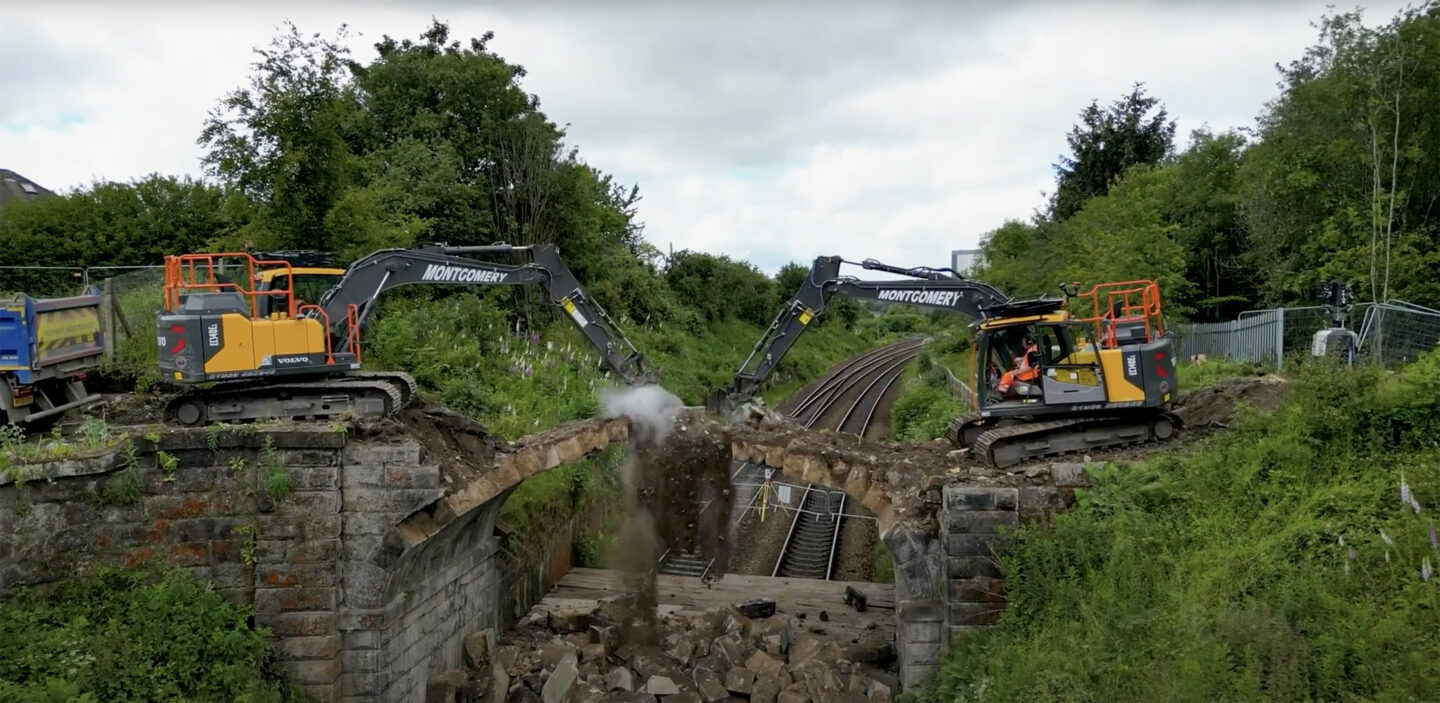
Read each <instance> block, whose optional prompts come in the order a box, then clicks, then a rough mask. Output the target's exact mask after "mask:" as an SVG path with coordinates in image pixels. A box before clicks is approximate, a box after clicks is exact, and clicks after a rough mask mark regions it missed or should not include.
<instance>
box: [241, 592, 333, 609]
mask: <svg viewBox="0 0 1440 703" xmlns="http://www.w3.org/2000/svg"><path fill="white" fill-rule="evenodd" d="M339 606H340V589H338V588H261V589H257V590H256V591H255V612H257V613H291V612H304V611H310V610H333V609H335V608H338V607H339Z"/></svg>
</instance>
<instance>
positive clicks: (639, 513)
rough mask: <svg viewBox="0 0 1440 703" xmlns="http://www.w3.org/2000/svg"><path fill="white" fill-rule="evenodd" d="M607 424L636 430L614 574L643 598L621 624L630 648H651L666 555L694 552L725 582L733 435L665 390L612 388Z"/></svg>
mask: <svg viewBox="0 0 1440 703" xmlns="http://www.w3.org/2000/svg"><path fill="white" fill-rule="evenodd" d="M600 402H601V407H602V411H603V414H604V415H605V416H606V417H617V418H618V417H623V418H625V419H627V420H628V421H629V423H630V430H631V432H630V435H631V442H630V450H629V453H628V455H627V456H626V458H625V464H624V466H623V467H622V470H621V476H622V478H623V480H624V487H625V500H626V515H627V519H626V525H625V527H624V530H623V531H622V540H623V541H622V542H621V544H622V548H621V550H620V553H619V554H617V555H616V563H615V564H614V566H615V568H616V569H617V570H619V571H621V572H622V573H623V574H624V575H625V578H626V585H627V587H628V588H627V590H629V591H631V592H632V593H635V594H636V595H637V599H636V608H637V612H635V613H634V618H633V621H632V622H627V623H621V631H622V636H624V637H625V639H626V640H628V641H634V642H638V643H648V642H646V640H648V639H649V638H650V636H651V635H652V634H653V632H654V622H655V615H656V612H655V605H656V584H655V579H656V576H657V574H658V568H659V562H660V559H661V557H662V556H663V555H664V554H665V553H666V552H670V551H673V552H676V553H682V552H684V553H690V552H695V553H699V554H702V555H704V556H706V557H708V558H711V559H714V563H713V565H712V567H711V570H710V573H709V574H708V575H707V578H710V579H714V578H719V577H720V575H722V574H724V572H725V569H726V568H728V566H729V561H730V532H729V527H730V509H731V505H732V503H733V488H732V487H731V485H730V464H731V458H730V436H729V432H728V431H726V430H724V429H722V428H718V427H716V426H715V425H714V424H713V423H707V422H699V421H696V420H698V418H696V420H692V419H690V418H689V416H688V413H686V412H683V411H684V410H685V404H684V402H683V401H681V400H680V398H679V397H677V396H675V395H674V394H673V393H671V392H669V391H667V390H665V389H664V388H661V387H660V386H640V387H636V388H616V389H606V390H604V391H602V392H601V396H600Z"/></svg>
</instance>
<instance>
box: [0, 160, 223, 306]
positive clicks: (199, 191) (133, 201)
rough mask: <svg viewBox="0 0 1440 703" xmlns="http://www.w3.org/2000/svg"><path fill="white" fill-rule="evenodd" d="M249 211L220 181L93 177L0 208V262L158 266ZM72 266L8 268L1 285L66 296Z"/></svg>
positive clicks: (73, 285) (202, 244) (72, 281)
mask: <svg viewBox="0 0 1440 703" xmlns="http://www.w3.org/2000/svg"><path fill="white" fill-rule="evenodd" d="M247 216H248V212H247V210H246V208H244V207H243V206H242V207H238V208H237V207H234V206H233V204H231V203H230V202H229V198H228V197H227V195H226V194H225V193H224V192H223V191H222V190H221V189H219V188H217V187H215V186H213V185H209V184H206V183H203V182H199V181H195V180H192V179H190V178H174V177H170V176H161V175H158V174H152V175H150V176H146V177H145V178H141V179H137V180H135V181H132V182H129V183H113V182H102V181H96V182H94V183H92V184H90V185H89V186H86V187H84V188H81V189H79V190H77V191H75V192H73V193H69V194H66V195H63V196H58V197H54V198H40V199H38V200H32V201H22V202H15V203H11V204H10V205H7V206H6V207H5V208H3V209H0V242H5V244H6V246H5V247H3V248H0V265H3V266H76V267H85V266H158V265H160V264H162V263H164V257H165V256H166V255H167V254H180V253H186V252H191V251H202V250H204V249H205V248H206V246H207V245H208V244H209V242H210V241H211V240H213V239H214V238H215V237H216V236H217V235H218V234H221V233H223V232H226V231H229V230H231V229H234V228H235V227H237V226H238V224H237V223H243V221H244V219H245V218H246V217H247ZM79 283H80V281H79V280H78V279H76V278H75V277H74V276H73V275H71V274H70V273H68V272H66V273H60V274H55V273H47V272H42V271H6V272H5V273H4V278H3V287H4V288H6V289H9V290H14V291H24V292H27V293H30V294H32V295H70V294H74V293H75V292H76V289H77V286H78V284H79Z"/></svg>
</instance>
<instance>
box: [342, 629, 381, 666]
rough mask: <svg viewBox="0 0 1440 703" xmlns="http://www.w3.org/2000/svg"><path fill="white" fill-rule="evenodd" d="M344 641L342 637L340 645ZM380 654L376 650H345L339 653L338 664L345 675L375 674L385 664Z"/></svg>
mask: <svg viewBox="0 0 1440 703" xmlns="http://www.w3.org/2000/svg"><path fill="white" fill-rule="evenodd" d="M347 634H348V633H347ZM345 641H346V638H344V637H342V638H341V642H342V644H343V643H344V642H345ZM381 654H382V652H381V651H380V650H378V649H359V650H352V649H345V650H344V651H343V652H341V653H340V664H341V665H342V666H343V667H344V670H345V673H347V674H350V673H365V672H376V671H380V670H381V669H382V668H383V665H384V663H385V662H384V660H383V659H382V658H381Z"/></svg>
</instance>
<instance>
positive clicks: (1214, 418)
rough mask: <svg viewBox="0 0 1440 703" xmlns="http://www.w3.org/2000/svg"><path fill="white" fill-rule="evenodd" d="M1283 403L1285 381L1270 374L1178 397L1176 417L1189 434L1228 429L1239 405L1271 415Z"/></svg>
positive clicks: (1217, 385) (1241, 379)
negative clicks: (1192, 431) (1193, 431)
mask: <svg viewBox="0 0 1440 703" xmlns="http://www.w3.org/2000/svg"><path fill="white" fill-rule="evenodd" d="M1284 400H1285V380H1284V379H1282V378H1280V377H1279V376H1276V375H1274V374H1270V375H1267V376H1260V377H1253V376H1252V377H1246V378H1235V379H1231V380H1228V381H1224V382H1221V383H1219V384H1216V385H1214V386H1210V387H1208V388H1201V389H1198V390H1195V391H1192V392H1190V393H1186V394H1185V395H1183V396H1181V397H1180V399H1179V400H1178V401H1177V402H1176V403H1175V414H1176V415H1179V416H1180V419H1181V420H1183V421H1184V422H1185V427H1186V428H1187V429H1191V430H1204V429H1219V428H1224V427H1228V426H1229V425H1230V423H1231V421H1232V420H1233V419H1234V417H1235V409H1236V408H1237V407H1239V406H1240V404H1241V403H1244V404H1247V405H1249V406H1250V407H1253V408H1255V409H1256V410H1260V411H1262V412H1266V413H1269V412H1274V411H1275V410H1276V409H1277V408H1279V407H1280V404H1281V403H1282V402H1284Z"/></svg>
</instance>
